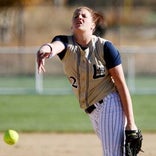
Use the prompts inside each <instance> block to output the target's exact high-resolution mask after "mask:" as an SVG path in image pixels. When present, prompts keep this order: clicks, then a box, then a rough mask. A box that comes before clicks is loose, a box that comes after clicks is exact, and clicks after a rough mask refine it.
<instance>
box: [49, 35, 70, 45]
mask: <svg viewBox="0 0 156 156" xmlns="http://www.w3.org/2000/svg"><path fill="white" fill-rule="evenodd" d="M54 41H61V42H63V43H64V42H66V43H67V42H68V36H67V35H57V36H55V37H54V38H53V39H52V42H54Z"/></svg>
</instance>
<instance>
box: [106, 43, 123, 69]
mask: <svg viewBox="0 0 156 156" xmlns="http://www.w3.org/2000/svg"><path fill="white" fill-rule="evenodd" d="M104 59H105V62H106V67H107V68H108V69H111V68H113V67H115V66H117V65H119V64H121V57H120V53H119V51H118V50H117V49H116V48H115V46H114V45H113V44H112V43H111V42H109V41H106V42H105V44H104Z"/></svg>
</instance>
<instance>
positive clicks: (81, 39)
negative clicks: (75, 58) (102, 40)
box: [74, 33, 92, 47]
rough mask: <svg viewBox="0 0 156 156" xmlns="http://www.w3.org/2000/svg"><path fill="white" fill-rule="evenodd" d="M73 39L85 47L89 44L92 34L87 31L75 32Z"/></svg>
mask: <svg viewBox="0 0 156 156" xmlns="http://www.w3.org/2000/svg"><path fill="white" fill-rule="evenodd" d="M74 38H75V41H76V42H77V43H78V44H79V45H81V46H82V47H85V46H87V45H88V44H89V42H90V41H91V38H92V34H87V33H77V34H74Z"/></svg>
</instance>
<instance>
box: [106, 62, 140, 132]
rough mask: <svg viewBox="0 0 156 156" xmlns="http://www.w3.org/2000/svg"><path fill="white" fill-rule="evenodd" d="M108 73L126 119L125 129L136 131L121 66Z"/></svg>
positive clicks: (129, 97)
mask: <svg viewBox="0 0 156 156" xmlns="http://www.w3.org/2000/svg"><path fill="white" fill-rule="evenodd" d="M109 73H110V74H111V76H112V78H113V80H114V82H115V85H116V88H117V90H118V92H119V95H120V98H121V102H122V106H123V110H124V113H125V115H126V118H127V125H126V129H127V130H137V127H136V125H135V120H134V114H133V106H132V100H131V96H130V93H129V89H128V87H127V84H126V80H125V77H124V73H123V68H122V65H121V64H120V65H118V66H116V67H113V68H111V69H109Z"/></svg>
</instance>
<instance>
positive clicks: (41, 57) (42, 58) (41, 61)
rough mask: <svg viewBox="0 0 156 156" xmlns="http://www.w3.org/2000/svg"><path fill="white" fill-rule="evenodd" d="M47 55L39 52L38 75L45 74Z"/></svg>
mask: <svg viewBox="0 0 156 156" xmlns="http://www.w3.org/2000/svg"><path fill="white" fill-rule="evenodd" d="M46 56H47V55H45V53H42V52H41V53H40V51H38V52H37V65H38V73H39V74H40V73H42V72H45V68H44V65H45V58H46Z"/></svg>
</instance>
